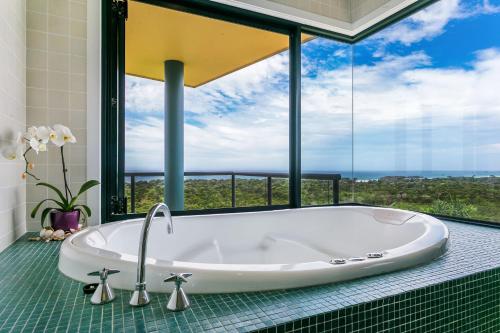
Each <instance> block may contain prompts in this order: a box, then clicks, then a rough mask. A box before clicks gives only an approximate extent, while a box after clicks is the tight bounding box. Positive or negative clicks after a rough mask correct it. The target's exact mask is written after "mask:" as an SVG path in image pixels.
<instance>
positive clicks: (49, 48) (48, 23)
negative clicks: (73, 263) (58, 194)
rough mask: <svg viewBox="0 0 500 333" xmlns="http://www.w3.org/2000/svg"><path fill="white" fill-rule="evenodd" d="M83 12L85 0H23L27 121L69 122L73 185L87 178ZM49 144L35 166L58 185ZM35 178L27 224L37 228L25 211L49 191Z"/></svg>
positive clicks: (56, 156)
mask: <svg viewBox="0 0 500 333" xmlns="http://www.w3.org/2000/svg"><path fill="white" fill-rule="evenodd" d="M2 1H3V0H2ZM86 18H87V1H86V0H27V14H26V20H27V31H26V48H27V50H26V53H27V63H26V65H27V70H26V86H27V88H26V97H27V103H26V104H27V105H26V117H27V120H26V122H27V125H28V126H30V125H43V124H45V125H54V124H57V123H60V124H63V125H66V126H69V127H70V128H71V130H72V131H73V134H74V135H75V136H76V138H77V143H76V144H68V145H66V146H67V147H66V146H65V147H66V148H65V155H66V161H67V163H68V169H69V178H70V179H69V181H70V183H71V185H70V186H71V188H72V189H75V188H78V187H79V186H80V185H81V183H82V182H83V181H84V180H85V178H86V31H87V27H86V25H87V23H86ZM49 148H52V149H49V153H48V154H47V153H40V154H39V155H38V156H37V157H36V162H35V165H36V166H35V170H34V171H35V173H36V175H37V176H38V177H39V178H41V179H42V180H45V181H49V182H51V183H53V184H55V185H58V186H61V185H62V182H63V180H62V172H61V162H60V154H59V151H58V149H56V148H55V147H54V146H50V147H49ZM34 183H35V181H34V180H32V179H30V180H28V183H27V206H28V211H27V220H28V223H27V225H28V229H29V230H39V229H40V223H39V219H38V218H37V219H34V220H33V219H31V218H30V217H29V213H30V211H31V209H32V208H33V206H34V205H35V204H36V203H37V202H39V201H40V200H41V199H43V198H46V197H47V195H49V193H47V191H46V190H44V189H40V188H36V187H35V186H34ZM73 191H74V190H73ZM83 199H84V200H85V198H83Z"/></svg>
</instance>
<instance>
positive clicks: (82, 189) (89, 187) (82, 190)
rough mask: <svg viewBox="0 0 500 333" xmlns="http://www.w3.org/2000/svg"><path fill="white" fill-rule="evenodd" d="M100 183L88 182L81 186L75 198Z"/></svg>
mask: <svg viewBox="0 0 500 333" xmlns="http://www.w3.org/2000/svg"><path fill="white" fill-rule="evenodd" d="M99 184H100V183H99V182H98V181H97V180H88V181H86V182H85V183H83V184H82V187H80V191H78V194H77V196H79V195H80V194H82V193H85V192H86V191H88V190H90V189H91V188H92V187H94V186H97V185H99Z"/></svg>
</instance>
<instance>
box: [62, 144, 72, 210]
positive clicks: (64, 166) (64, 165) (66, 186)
mask: <svg viewBox="0 0 500 333" xmlns="http://www.w3.org/2000/svg"><path fill="white" fill-rule="evenodd" d="M61 160H62V168H63V177H64V193H65V195H66V201H68V193H69V196H70V197H71V198H73V194H72V193H71V190H70V188H69V186H68V180H67V178H66V172H68V169H66V162H65V161H64V146H61Z"/></svg>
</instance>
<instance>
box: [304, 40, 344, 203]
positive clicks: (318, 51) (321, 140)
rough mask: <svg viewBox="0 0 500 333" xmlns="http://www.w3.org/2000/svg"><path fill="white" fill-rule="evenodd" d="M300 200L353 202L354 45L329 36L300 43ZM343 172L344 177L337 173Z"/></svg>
mask: <svg viewBox="0 0 500 333" xmlns="http://www.w3.org/2000/svg"><path fill="white" fill-rule="evenodd" d="M301 94H302V96H301V98H302V122H301V124H302V146H301V148H302V205H303V206H310V205H328V204H332V203H333V202H334V198H335V196H337V194H336V193H335V190H334V189H335V187H336V185H335V183H336V182H340V185H339V187H340V195H339V197H340V198H339V199H340V202H349V201H352V188H351V187H352V186H351V185H352V148H353V147H352V57H351V46H350V45H348V44H344V43H340V42H336V41H333V40H329V39H325V38H320V37H317V38H313V39H311V40H309V41H308V42H305V43H304V44H303V45H302V93H301ZM339 177H341V179H340V181H339V180H338V178H339Z"/></svg>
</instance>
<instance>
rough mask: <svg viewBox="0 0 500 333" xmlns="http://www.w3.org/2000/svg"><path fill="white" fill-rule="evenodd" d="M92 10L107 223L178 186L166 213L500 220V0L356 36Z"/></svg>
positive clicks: (197, 10) (145, 8)
mask: <svg viewBox="0 0 500 333" xmlns="http://www.w3.org/2000/svg"><path fill="white" fill-rule="evenodd" d="M155 3H156V2H155ZM168 4H169V2H165V6H168ZM103 6H104V7H103V8H104V10H103V15H104V18H105V20H104V22H105V25H104V27H105V28H104V37H105V38H104V39H103V56H104V58H103V59H104V61H103V80H104V84H103V87H104V88H103V103H104V104H103V109H104V110H105V112H103V124H104V127H103V128H104V130H103V132H102V135H103V142H104V144H103V160H104V162H103V171H104V178H103V179H104V186H103V205H104V207H105V209H104V219H105V220H113V219H120V218H125V217H127V216H130V214H133V213H142V214H143V213H144V212H145V211H146V210H147V209H148V208H149V206H150V205H151V204H152V203H153V202H156V201H163V198H165V194H166V197H167V200H168V198H172V197H173V196H172V195H171V193H170V194H169V192H168V191H173V193H177V194H182V195H179V197H178V198H177V197H176V199H175V200H177V203H179V202H180V203H181V204H180V205H177V203H174V204H173V205H170V203H169V205H170V206H171V207H174V214H184V213H187V214H189V213H203V212H204V211H205V210H210V209H217V211H222V212H234V211H242V210H261V209H269V207H271V208H272V209H275V208H287V207H289V208H296V207H300V206H316V205H331V204H343V203H347V204H349V203H355V204H368V205H378V206H387V207H395V208H402V209H410V210H415V211H421V212H426V213H431V214H435V215H439V216H449V217H455V218H460V219H474V220H482V221H493V222H495V221H496V222H500V206H499V205H498V202H499V200H500V148H499V147H500V109H499V105H500V97H499V96H500V95H499V94H498V91H497V90H498V88H497V86H498V84H497V80H498V77H500V35H499V34H498V33H497V32H498V31H499V30H500V10H499V8H500V4H499V3H496V2H494V1H490V2H482V1H468V2H458V1H439V2H436V3H435V4H433V5H431V6H429V7H427V8H426V9H424V10H423V11H419V12H417V13H414V14H413V15H411V16H408V17H407V18H406V19H404V20H402V21H399V22H397V23H394V24H392V25H390V26H388V27H385V29H382V30H380V31H378V32H377V33H375V34H373V35H371V36H368V37H366V38H364V39H363V40H361V41H358V39H359V38H360V36H354V37H352V38H348V37H345V36H344V37H342V38H341V39H338V37H339V36H336V35H333V34H327V33H324V32H317V31H314V33H313V32H312V31H311V30H310V29H309V28H308V27H303V26H301V25H299V24H291V23H290V22H282V21H280V20H276V19H273V18H269V17H263V16H262V15H258V14H251V13H247V12H245V13H243V12H238V11H233V12H230V15H229V14H228V13H229V12H228V11H227V10H226V9H221V8H219V7H218V6H217V5H214V4H210V3H201V2H200V3H199V4H196V5H194V4H186V5H185V6H186V7H185V8H184V7H183V6H184V5H182V6H181V5H179V6H176V8H175V10H174V9H172V8H166V7H158V6H153V5H151V4H148V1H141V2H137V1H133V2H129V6H130V8H129V18H128V20H127V22H126V23H125V20H124V19H123V17H122V18H119V16H117V15H111V14H110V10H111V5H110V4H103ZM417 7H418V6H415V8H417ZM180 9H185V10H186V11H185V12H184V11H180ZM412 10H413V9H412ZM141 13H142V14H141ZM141 15H142V16H141ZM155 15H158V16H169V17H168V19H165V17H163V19H160V20H156V21H155V20H154V16H155ZM138 17H139V19H138ZM140 17H142V19H140ZM160 18H161V17H160ZM155 22H161V23H160V25H158V24H156V23H155ZM163 24H164V25H165V26H162V25H163ZM168 24H173V25H174V26H175V29H174V28H172V27H171V26H170V27H169V26H168ZM148 27H149V31H148V30H147V28H148ZM145 29H146V30H145ZM375 30H376V29H375ZM144 31H146V32H147V33H144ZM124 36H125V38H124ZM339 40H342V42H341V41H339ZM343 41H347V42H349V41H350V42H354V41H357V42H356V43H355V44H349V43H345V42H343ZM115 46H116V47H115ZM132 46H133V47H132ZM167 63H168V64H167ZM117 71H118V75H116V74H117ZM172 73H173V74H172ZM181 74H182V75H181ZM169 75H170V76H169ZM165 77H166V81H167V83H165V82H164V79H165ZM299 83H300V84H299ZM118 92H120V93H118ZM181 93H182V94H181ZM117 96H118V97H119V98H116V97H117ZM165 96H167V98H165ZM181 97H182V98H181ZM179 101H182V102H183V103H182V105H181V106H179V105H180V104H179ZM179 108H181V109H182V112H178V113H176V112H170V111H167V112H166V111H165V110H178V109H179ZM166 115H167V118H165V116H166ZM180 115H182V117H179V116H180ZM299 116H300V117H299ZM165 124H167V125H166V126H165ZM172 124H177V125H179V124H180V125H179V126H173V125H172ZM178 130H181V131H180V132H179V131H178ZM165 141H166V142H167V144H168V149H165V147H164V142H165ZM179 156H182V158H180V157H179ZM172 161H177V162H176V163H173V162H172ZM179 161H181V162H179ZM165 166H167V167H165ZM165 170H166V173H167V176H166V177H167V181H166V182H165V177H164V171H165ZM164 184H166V185H167V186H164ZM179 186H180V187H179ZM179 189H181V190H182V191H181V190H179ZM124 197H126V198H127V199H128V200H126V201H125V200H123V198H124ZM125 204H126V205H125ZM175 211H176V212H175ZM183 211H185V212H183ZM210 212H213V210H212V211H210ZM125 213H126V214H125Z"/></svg>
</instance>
